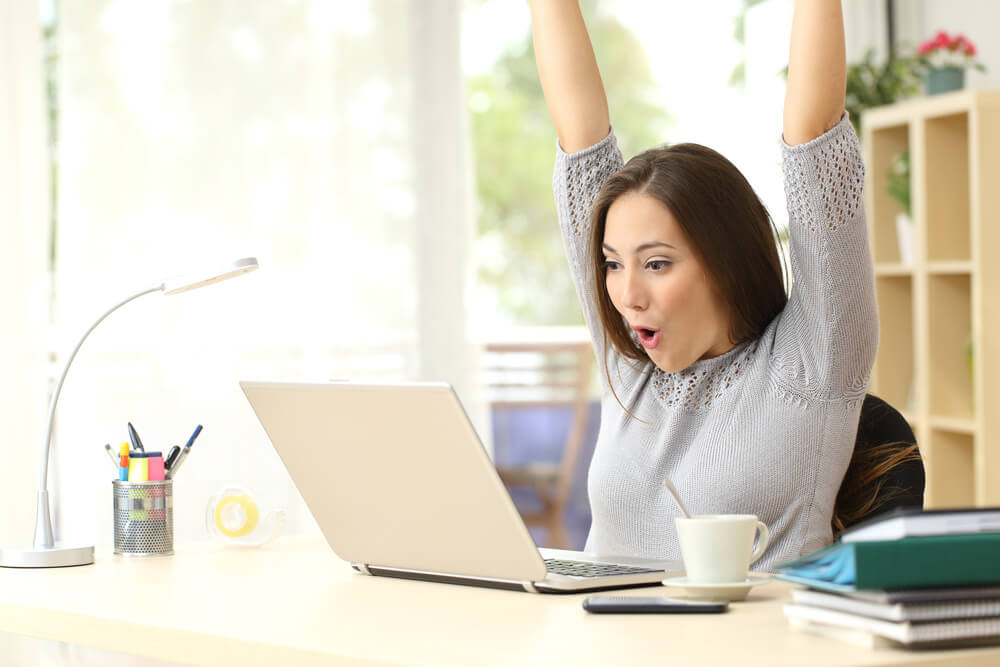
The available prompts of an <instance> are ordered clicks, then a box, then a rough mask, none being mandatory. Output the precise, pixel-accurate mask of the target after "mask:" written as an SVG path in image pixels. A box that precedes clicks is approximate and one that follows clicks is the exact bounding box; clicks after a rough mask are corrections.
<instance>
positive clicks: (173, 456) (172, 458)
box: [163, 445, 181, 470]
mask: <svg viewBox="0 0 1000 667" xmlns="http://www.w3.org/2000/svg"><path fill="white" fill-rule="evenodd" d="M180 452H181V446H180V445H174V446H173V447H171V448H170V453H169V454H167V460H166V461H164V462H163V465H164V466H165V467H166V469H167V470H170V468H172V467H173V465H174V463H175V462H176V461H177V455H178V454H180Z"/></svg>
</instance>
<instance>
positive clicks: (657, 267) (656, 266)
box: [646, 259, 670, 271]
mask: <svg viewBox="0 0 1000 667" xmlns="http://www.w3.org/2000/svg"><path fill="white" fill-rule="evenodd" d="M669 266H670V262H668V261H667V260H665V259H654V260H650V261H648V262H646V268H647V269H649V270H650V271H663V270H664V269H666V268H668V267H669Z"/></svg>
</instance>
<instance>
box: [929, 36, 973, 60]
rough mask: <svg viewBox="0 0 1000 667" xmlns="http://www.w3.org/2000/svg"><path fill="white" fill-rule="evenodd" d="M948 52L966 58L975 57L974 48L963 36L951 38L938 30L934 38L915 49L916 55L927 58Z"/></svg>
mask: <svg viewBox="0 0 1000 667" xmlns="http://www.w3.org/2000/svg"><path fill="white" fill-rule="evenodd" d="M944 51H947V52H950V53H956V54H961V55H964V56H966V57H968V58H971V57H972V56H974V55H976V47H975V45H974V44H973V43H972V41H971V40H970V39H969V38H968V37H966V36H965V35H955V36H954V37H951V36H950V35H949V34H948V33H947V32H945V31H944V30H939V31H938V32H937V33H936V34H935V35H934V37H932V38H931V39H928V40H925V41H923V42H921V43H920V45H919V46H918V47H917V55H919V56H929V55H932V54H934V53H938V52H944Z"/></svg>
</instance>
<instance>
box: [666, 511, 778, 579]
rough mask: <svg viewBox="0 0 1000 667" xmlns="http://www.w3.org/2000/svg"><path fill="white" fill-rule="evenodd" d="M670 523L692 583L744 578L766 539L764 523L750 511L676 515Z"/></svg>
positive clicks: (764, 546) (764, 544)
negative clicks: (755, 543) (675, 533)
mask: <svg viewBox="0 0 1000 667" xmlns="http://www.w3.org/2000/svg"><path fill="white" fill-rule="evenodd" d="M674 525H675V526H676V527H677V539H678V540H679V541H680V545H681V556H682V557H683V558H684V570H685V571H686V573H687V578H688V581H690V582H692V583H699V584H719V583H737V582H742V581H745V580H746V577H747V571H748V570H749V568H750V564H751V563H753V562H754V561H756V560H757V559H759V558H760V557H761V556H763V555H764V550H765V549H766V548H767V542H768V539H769V534H768V531H767V526H766V525H765V524H764V522H762V521H759V520H758V519H757V517H756V516H754V515H753V514H705V515H701V516H693V517H691V518H687V517H676V518H675V519H674ZM755 537H756V541H757V547H756V548H754V538H755Z"/></svg>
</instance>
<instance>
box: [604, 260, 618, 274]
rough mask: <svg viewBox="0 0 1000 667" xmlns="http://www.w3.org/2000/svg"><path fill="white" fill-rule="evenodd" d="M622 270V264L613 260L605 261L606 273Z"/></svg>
mask: <svg viewBox="0 0 1000 667" xmlns="http://www.w3.org/2000/svg"><path fill="white" fill-rule="evenodd" d="M621 268H622V265H621V263H620V262H616V261H615V260H613V259H606V260H604V270H605V271H618V270H619V269H621Z"/></svg>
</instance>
